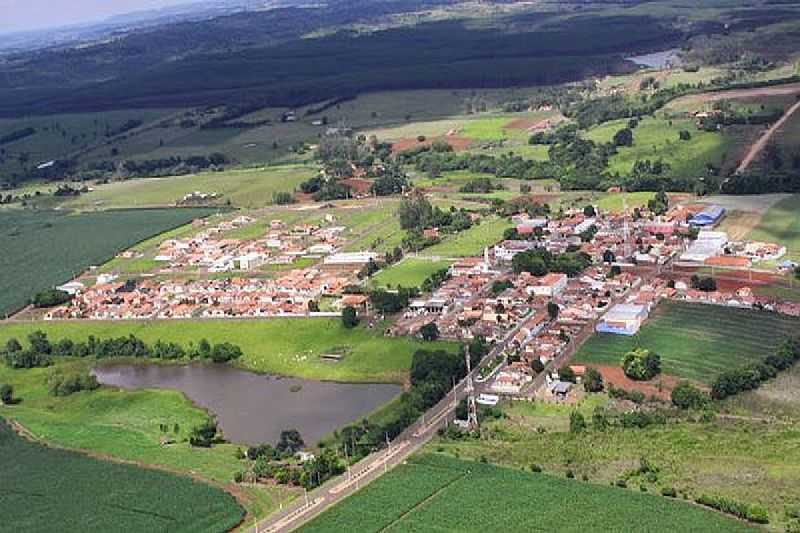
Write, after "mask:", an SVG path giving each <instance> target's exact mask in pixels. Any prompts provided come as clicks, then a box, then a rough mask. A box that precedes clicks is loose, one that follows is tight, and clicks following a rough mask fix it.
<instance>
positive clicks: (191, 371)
mask: <svg viewBox="0 0 800 533" xmlns="http://www.w3.org/2000/svg"><path fill="white" fill-rule="evenodd" d="M93 372H94V374H95V376H97V379H98V381H100V383H102V384H103V385H109V386H115V387H120V388H123V389H173V390H178V391H181V392H183V393H184V394H186V396H187V397H188V398H189V399H190V400H192V401H193V402H194V403H195V404H197V405H199V406H201V407H204V408H206V409H208V411H209V412H210V413H212V414H213V415H214V416H215V417H216V420H217V423H218V424H219V427H220V428H221V429H222V432H223V435H224V436H225V440H228V441H230V442H236V443H243V444H258V443H262V442H269V443H274V442H275V441H277V440H278V436H279V435H280V432H281V431H282V430H284V429H297V430H298V431H299V432H300V434H301V435H302V437H303V439H305V441H306V444H309V445H311V444H316V442H317V441H318V440H319V439H320V438H321V437H322V436H324V435H326V434H328V433H331V432H332V431H333V430H335V429H337V428H340V427H342V426H344V425H347V424H349V423H351V422H354V421H356V420H360V419H361V418H363V417H364V416H365V415H367V414H368V413H369V412H371V411H373V410H375V409H376V408H378V407H380V406H381V405H383V404H385V403H387V402H388V401H389V400H391V399H393V398H394V397H395V396H397V395H399V394H400V393H401V392H402V388H401V387H399V386H397V385H376V384H351V383H332V382H324V381H309V380H303V379H294V378H281V377H274V376H265V375H261V374H254V373H252V372H247V371H244V370H239V369H236V368H232V367H230V366H227V365H209V364H189V365H181V366H177V365H153V364H127V363H126V364H116V363H112V364H109V365H101V366H98V367H96V368H95V369H94V370H93ZM164 415H165V417H168V416H169V415H168V413H164Z"/></svg>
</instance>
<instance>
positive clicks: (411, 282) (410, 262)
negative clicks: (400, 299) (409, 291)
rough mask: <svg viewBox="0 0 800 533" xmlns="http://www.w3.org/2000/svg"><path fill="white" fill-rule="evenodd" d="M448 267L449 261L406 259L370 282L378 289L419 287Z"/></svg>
mask: <svg viewBox="0 0 800 533" xmlns="http://www.w3.org/2000/svg"><path fill="white" fill-rule="evenodd" d="M448 266H450V262H449V261H428V260H425V259H414V258H410V257H409V258H407V259H405V260H403V261H402V262H401V263H397V264H395V265H392V266H390V267H389V268H386V269H384V270H382V271H381V272H379V273H378V274H376V275H375V276H374V277H373V278H372V280H371V282H372V283H374V284H376V285H378V286H380V287H397V286H401V287H419V286H420V285H421V284H422V282H423V281H425V279H426V278H428V277H429V276H430V275H431V274H433V273H434V272H436V271H438V270H441V269H443V268H447V267H448Z"/></svg>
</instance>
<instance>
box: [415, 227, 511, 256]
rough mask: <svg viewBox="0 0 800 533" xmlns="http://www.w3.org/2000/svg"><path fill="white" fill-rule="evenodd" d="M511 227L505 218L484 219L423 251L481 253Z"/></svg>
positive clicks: (453, 253) (457, 254) (428, 252)
mask: <svg viewBox="0 0 800 533" xmlns="http://www.w3.org/2000/svg"><path fill="white" fill-rule="evenodd" d="M510 227H511V222H510V221H508V220H506V219H504V218H490V219H485V220H482V221H481V223H480V224H478V225H477V226H473V227H471V228H470V229H468V230H466V231H462V232H461V233H458V234H457V235H454V236H451V237H447V238H446V239H444V240H443V241H442V242H441V243H439V244H436V245H434V246H431V247H430V248H426V249H425V250H423V251H422V252H421V254H422V255H425V256H428V257H445V258H447V257H469V256H474V255H480V254H481V253H483V250H484V248H486V247H487V246H492V245H493V244H496V243H498V242H500V241H501V240H503V232H504V231H505V230H506V229H508V228H510Z"/></svg>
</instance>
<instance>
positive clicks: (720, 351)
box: [575, 301, 800, 383]
mask: <svg viewBox="0 0 800 533" xmlns="http://www.w3.org/2000/svg"><path fill="white" fill-rule="evenodd" d="M798 328H800V319H796V318H791V317H786V316H781V315H777V314H772V313H765V312H758V311H747V310H742V309H733V308H723V307H719V306H712V305H704V304H688V303H679V302H671V301H665V302H662V303H661V304H659V307H658V308H657V309H656V310H655V312H654V313H653V314H652V315H651V317H650V319H648V321H647V322H646V323H645V324H644V326H642V329H641V330H640V331H639V333H638V334H637V335H636V336H633V337H626V336H624V335H613V334H608V333H602V334H601V333H595V335H594V336H592V337H591V338H590V339H589V341H588V342H586V344H584V345H583V346H582V347H581V349H580V350H579V351H578V353H577V354H576V356H575V360H576V361H579V362H582V363H587V364H598V365H617V366H619V365H620V363H621V361H622V357H623V355H624V354H625V353H626V352H628V351H630V350H632V349H633V348H635V347H637V346H641V347H643V348H647V349H649V350H653V351H655V352H656V353H658V354H659V355H660V356H661V365H662V371H663V372H664V373H665V374H670V375H673V376H677V377H680V378H686V379H692V380H696V381H699V382H702V383H710V382H711V381H713V379H714V377H715V376H716V375H717V374H719V373H720V372H722V371H724V370H727V369H729V368H732V367H735V366H738V365H741V364H745V363H748V362H752V361H760V360H761V359H763V358H764V357H766V356H767V355H769V354H770V353H772V351H773V350H774V349H775V348H776V347H777V345H778V344H779V343H780V342H781V341H783V339H784V338H785V337H786V336H787V335H790V334H796V333H797V331H798Z"/></svg>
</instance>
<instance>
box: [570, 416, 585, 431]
mask: <svg viewBox="0 0 800 533" xmlns="http://www.w3.org/2000/svg"><path fill="white" fill-rule="evenodd" d="M585 429H586V419H585V418H584V417H583V415H582V414H581V413H580V412H578V411H572V413H570V415H569V431H570V433H581V432H583V430H585Z"/></svg>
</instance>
